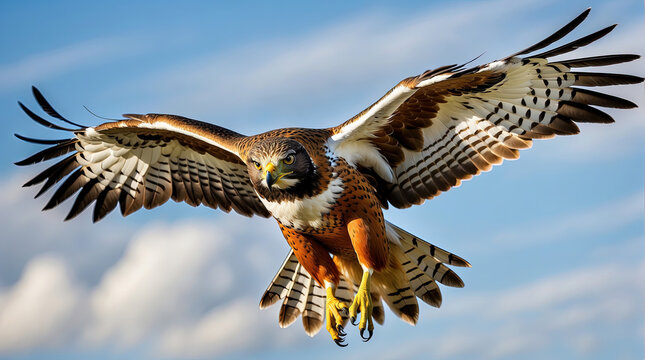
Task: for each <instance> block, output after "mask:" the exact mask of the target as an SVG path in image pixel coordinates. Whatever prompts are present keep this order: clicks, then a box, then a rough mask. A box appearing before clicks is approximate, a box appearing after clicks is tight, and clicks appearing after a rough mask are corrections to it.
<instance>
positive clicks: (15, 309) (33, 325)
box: [0, 256, 83, 352]
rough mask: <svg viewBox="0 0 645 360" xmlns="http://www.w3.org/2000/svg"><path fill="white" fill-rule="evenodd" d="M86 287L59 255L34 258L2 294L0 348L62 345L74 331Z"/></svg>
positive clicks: (2, 349)
mask: <svg viewBox="0 0 645 360" xmlns="http://www.w3.org/2000/svg"><path fill="white" fill-rule="evenodd" d="M82 298H83V291H82V290H81V289H80V288H79V287H78V286H77V285H76V284H75V283H74V280H73V279H72V278H71V274H70V273H69V269H68V268H67V266H66V265H65V263H64V262H63V261H62V260H61V259H59V258H56V257H52V256H40V257H36V258H34V259H32V260H31V261H30V262H29V263H28V264H27V265H26V268H25V271H24V273H23V274H22V277H21V278H20V280H19V281H18V282H17V283H16V284H15V285H14V286H13V287H12V288H11V289H10V290H9V291H8V292H6V293H5V294H3V296H2V297H0V352H13V351H18V350H24V349H31V348H34V347H50V346H54V345H59V344H60V343H61V342H63V341H65V340H69V339H68V337H69V336H70V334H71V333H72V332H73V330H74V328H75V325H76V321H77V320H78V316H79V308H81V305H83V304H82Z"/></svg>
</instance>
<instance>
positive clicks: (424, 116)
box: [16, 10, 643, 345]
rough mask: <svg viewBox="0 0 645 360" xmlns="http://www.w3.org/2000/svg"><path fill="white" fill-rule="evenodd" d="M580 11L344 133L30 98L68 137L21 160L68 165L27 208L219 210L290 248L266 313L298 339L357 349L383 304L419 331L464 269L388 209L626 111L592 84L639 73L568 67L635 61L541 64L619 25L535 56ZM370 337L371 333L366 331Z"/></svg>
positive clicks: (396, 97) (625, 57)
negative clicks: (120, 115)
mask: <svg viewBox="0 0 645 360" xmlns="http://www.w3.org/2000/svg"><path fill="white" fill-rule="evenodd" d="M588 14H589V10H586V11H584V12H583V13H582V14H580V15H579V16H578V17H576V18H575V19H574V20H573V21H571V22H570V23H569V24H567V25H565V26H564V27H563V28H562V29H560V30H558V31H557V32H555V33H554V34H553V35H551V36H549V37H547V38H546V39H544V40H543V41H540V42H539V43H537V44H535V45H533V46H530V47H528V48H526V49H524V50H522V51H519V52H517V53H515V54H513V55H511V56H508V57H505V58H503V59H501V60H497V61H494V62H491V63H489V64H485V65H481V66H475V67H466V65H449V66H443V67H440V68H437V69H435V70H428V71H426V72H424V73H422V74H420V75H418V76H414V77H410V78H407V79H404V80H402V81H401V82H400V83H399V84H397V85H396V86H395V87H394V88H392V89H391V90H390V91H389V92H388V93H386V94H385V95H384V96H383V97H382V98H381V99H380V100H378V101H377V102H375V103H374V104H373V105H371V106H370V107H368V108H367V109H365V110H364V111H363V112H361V113H360V114H358V115H356V116H354V117H353V118H351V119H349V120H348V121H346V122H344V123H343V124H341V125H339V126H336V127H333V128H326V129H304V128H287V129H277V130H272V131H268V132H266V133H263V134H258V135H253V136H244V135H242V134H238V133H236V132H234V131H231V130H228V129H224V128H222V127H219V126H216V125H212V124H209V123H205V122H201V121H196V120H191V119H187V118H184V117H180V116H174V115H163V114H147V115H135V114H127V115H124V117H125V119H123V120H120V121H115V122H107V123H104V124H101V125H99V126H94V127H85V126H81V125H79V124H77V123H74V122H72V121H69V120H67V119H66V118H64V117H63V116H61V115H60V114H59V113H58V112H56V110H54V109H53V107H52V106H51V105H50V104H49V103H48V102H47V100H45V98H44V97H43V95H42V94H41V93H40V92H39V91H38V90H37V89H35V88H34V89H33V92H34V96H35V98H36V101H37V102H38V104H39V105H40V106H41V108H42V109H43V110H44V111H45V113H47V114H48V115H49V116H51V117H53V118H55V119H58V120H60V121H63V122H65V123H66V124H67V125H71V126H73V127H74V128H67V127H63V126H60V125H56V124H54V123H52V122H50V121H48V120H45V119H43V118H42V117H40V116H39V115H37V114H35V113H34V112H32V111H31V110H29V109H28V108H27V107H25V106H24V105H23V104H22V103H20V106H21V108H22V109H23V110H24V111H25V112H26V113H27V115H28V116H29V117H31V118H32V119H34V120H35V121H37V122H38V123H40V124H42V125H44V126H47V127H49V128H52V129H54V130H62V131H68V132H72V133H73V134H74V136H73V137H72V138H70V139H60V140H40V139H33V138H29V137H25V136H22V135H16V136H17V137H18V138H20V139H22V140H25V141H28V142H33V143H37V144H44V145H51V146H50V147H48V148H47V149H45V150H43V151H40V152H38V153H36V154H34V155H33V156H31V157H29V158H27V159H25V160H23V161H20V162H17V163H16V164H17V165H21V166H22V165H31V164H35V163H39V162H42V161H45V160H50V159H54V158H58V157H61V156H64V158H63V159H62V160H58V162H56V163H55V164H54V165H52V166H50V167H49V168H47V169H45V170H44V171H43V172H41V173H40V174H38V175H37V176H36V177H34V178H33V179H32V180H30V181H28V182H27V183H26V184H25V186H33V185H37V184H43V185H42V187H41V189H40V191H39V192H38V194H37V195H36V197H38V196H40V195H42V194H43V193H44V192H46V191H47V190H48V189H50V188H52V187H53V186H54V185H57V184H58V183H59V182H61V181H62V183H61V184H60V185H59V186H58V188H57V189H56V190H55V191H54V194H53V195H52V197H51V198H50V200H49V201H48V202H47V204H46V205H45V208H44V209H51V208H53V207H55V206H57V205H59V204H60V203H62V202H63V201H65V200H66V199H68V198H70V197H74V203H73V205H72V207H71V210H70V211H69V214H68V216H67V218H66V220H68V219H71V218H74V217H75V216H77V215H78V214H80V213H81V212H82V211H83V210H85V209H86V208H87V207H89V206H90V205H92V204H93V203H94V210H93V220H94V221H98V220H100V219H102V218H103V217H105V216H106V215H107V214H108V213H110V212H111V211H112V210H114V209H115V208H116V207H117V205H118V206H119V208H120V211H121V213H122V214H123V215H124V216H126V215H129V214H131V213H133V212H135V211H137V210H139V209H140V208H142V207H145V208H146V209H151V208H154V207H156V206H159V205H161V204H163V203H165V202H166V201H168V200H169V199H171V198H172V199H173V200H175V201H185V202H186V203H188V204H190V205H192V206H197V205H199V204H204V205H206V206H209V207H211V208H214V209H217V208H219V209H222V210H224V211H226V212H229V211H231V210H235V211H236V212H238V213H240V214H243V215H246V216H252V215H260V216H263V217H269V216H273V217H274V218H275V219H276V220H277V222H278V224H279V226H280V229H281V231H282V233H283V235H284V237H285V239H286V240H287V242H288V243H289V245H290V247H291V249H292V250H291V252H290V253H289V254H288V256H287V258H286V260H285V261H284V263H283V265H282V267H281V268H280V270H279V271H278V273H277V274H276V276H275V277H274V279H273V281H272V282H271V284H270V285H269V287H268V289H267V290H266V292H265V294H264V295H263V297H262V300H261V302H260V307H262V308H264V307H267V306H270V305H272V304H274V303H276V302H278V301H279V300H282V301H283V303H282V306H281V309H280V314H279V324H280V326H283V327H284V326H288V325H290V324H291V323H293V322H294V321H295V320H296V319H297V318H298V316H302V321H303V325H304V328H305V331H306V332H307V333H308V334H309V335H312V336H313V335H314V334H316V333H317V332H318V331H319V330H320V329H321V328H322V326H323V324H325V323H326V328H327V330H328V332H329V333H330V335H331V337H332V339H333V340H334V341H335V342H336V343H337V344H338V345H345V343H344V336H345V329H344V326H346V322H347V320H348V319H351V321H352V323H354V322H355V321H356V320H357V318H358V314H359V313H360V314H361V316H360V321H359V323H358V327H359V331H360V334H361V336H362V337H363V338H364V339H365V340H366V341H367V340H369V339H370V338H371V337H372V334H373V331H374V324H373V321H376V322H377V323H380V324H382V323H383V320H384V311H383V304H382V302H385V303H386V304H387V305H388V306H389V308H390V309H391V310H392V311H393V312H394V313H395V314H396V315H397V316H399V317H401V318H402V319H403V320H405V321H407V322H409V323H412V324H414V323H416V321H417V318H418V313H419V308H418V302H417V298H419V299H421V300H422V301H424V302H425V303H427V304H429V305H431V306H436V307H439V306H440V305H441V301H442V298H441V292H440V290H439V287H438V285H437V283H441V284H444V285H447V286H456V287H463V285H464V284H463V282H462V281H461V279H460V278H459V277H458V276H457V275H456V274H455V273H454V272H453V271H452V270H451V269H449V268H448V267H447V266H446V265H454V266H470V265H469V264H468V262H466V261H465V260H464V259H462V258H460V257H458V256H456V255H454V254H452V253H450V252H448V251H445V250H443V249H440V248H438V247H436V246H434V245H432V244H429V243H427V242H425V241H423V240H421V239H419V238H418V237H416V236H414V235H412V234H410V233H408V232H406V231H405V230H403V229H401V228H399V227H397V226H395V225H393V224H391V223H389V222H387V221H386V220H385V219H384V217H383V209H384V208H387V207H388V206H389V205H392V206H394V207H397V208H406V207H409V206H411V205H414V204H421V203H422V202H424V201H425V200H426V199H431V198H433V197H435V196H437V195H439V194H440V193H441V192H445V191H448V190H449V189H450V188H452V187H453V186H457V185H459V184H460V182H461V181H462V180H465V179H470V178H471V177H473V176H474V175H477V174H479V173H480V172H482V171H488V170H490V169H491V168H492V166H493V165H496V164H500V163H501V162H502V161H503V160H504V159H516V158H518V157H519V150H522V149H526V148H529V147H531V145H532V142H533V139H545V138H551V137H553V136H555V135H572V134H577V133H578V132H579V129H578V127H577V126H576V123H580V122H592V123H611V122H613V121H614V120H613V119H612V118H611V116H609V115H608V114H606V113H605V112H603V111H602V110H599V109H598V108H597V107H609V108H624V109H628V108H633V107H636V105H635V104H634V103H632V102H630V101H628V100H625V99H622V98H618V97H615V96H611V95H607V94H603V93H601V92H597V91H592V90H589V89H586V87H595V86H607V85H621V84H636V83H641V82H642V81H643V78H641V77H637V76H632V75H623V74H612V73H600V72H583V71H578V70H577V69H579V68H584V67H602V66H607V65H613V64H618V63H622V62H628V61H632V60H635V59H637V58H639V56H638V55H633V54H617V55H602V56H595V57H586V58H574V59H570V60H562V61H554V62H550V61H549V60H548V59H549V58H550V57H553V56H556V55H561V54H565V53H568V52H570V51H573V50H575V49H577V48H579V47H582V46H585V45H588V44H590V43H592V42H594V41H596V40H598V39H600V38H601V37H603V36H605V35H607V34H608V33H609V32H610V31H611V30H612V29H613V28H614V26H615V25H614V26H610V27H607V28H605V29H602V30H599V31H597V32H594V33H592V34H590V35H588V36H585V37H582V38H580V39H577V40H574V41H572V42H569V43H566V44H564V45H562V46H559V47H556V48H553V49H551V50H546V51H543V52H541V53H537V54H535V52H538V51H540V50H542V49H544V48H546V47H548V46H549V45H551V44H552V43H554V42H556V41H558V40H560V39H562V38H563V37H564V36H566V35H567V34H568V33H569V32H571V31H572V30H573V29H574V28H576V27H577V26H578V25H579V24H580V23H581V22H582V21H583V20H584V19H585V18H586V17H587V15H588ZM366 331H367V334H365V332H366Z"/></svg>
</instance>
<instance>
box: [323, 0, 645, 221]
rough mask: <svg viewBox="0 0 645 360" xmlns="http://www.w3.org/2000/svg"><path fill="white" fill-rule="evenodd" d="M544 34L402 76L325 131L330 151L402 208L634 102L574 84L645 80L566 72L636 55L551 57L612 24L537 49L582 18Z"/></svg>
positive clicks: (603, 119) (384, 202)
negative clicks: (485, 59)
mask: <svg viewBox="0 0 645 360" xmlns="http://www.w3.org/2000/svg"><path fill="white" fill-rule="evenodd" d="M588 13H589V10H586V11H585V12H583V13H582V14H581V15H580V16H578V17H577V18H576V19H574V20H573V21H571V22H570V23H569V24H567V25H566V26H564V27H563V28H562V29H560V30H558V31H557V32H555V33H554V34H553V35H551V36H549V37H548V38H546V39H545V40H543V41H541V42H539V43H537V44H535V45H533V46H531V47H529V48H527V49H524V50H522V51H520V52H518V53H516V54H514V55H512V56H509V57H506V58H504V59H502V60H498V61H494V62H492V63H489V64H486V65H482V66H476V67H472V68H464V67H463V66H458V65H450V66H444V67H441V68H438V69H435V70H432V71H426V72H425V73H423V74H421V75H419V76H416V77H411V78H407V79H405V80H403V81H401V82H400V83H399V84H398V85H397V86H395V87H394V88H393V89H392V90H391V91H390V92H388V93H387V94H386V95H385V96H383V97H382V98H381V99H380V100H379V101H377V102H376V103H374V104H373V105H372V106H370V107H369V108H368V109H366V110H365V111H363V112H362V113H360V114H359V115H357V116H355V117H354V118H352V119H350V120H348V121H347V122H345V123H343V124H341V125H340V126H337V127H335V128H332V129H331V131H332V134H333V135H332V136H331V138H330V141H329V145H330V147H332V148H333V149H335V151H336V153H337V154H338V155H339V156H342V157H345V158H346V159H347V160H348V161H350V162H352V163H354V164H356V165H357V166H358V168H359V169H361V170H362V171H364V172H365V173H366V174H368V175H370V176H371V178H374V179H375V181H376V182H377V183H376V184H375V186H376V187H377V190H378V191H377V192H378V193H379V195H380V196H381V202H382V205H383V206H384V207H387V206H388V203H389V204H392V205H393V206H395V207H398V208H406V207H409V206H411V205H413V204H420V203H422V202H423V201H425V200H426V199H431V198H433V197H435V196H437V195H439V194H440V193H441V192H445V191H448V190H449V189H450V188H452V187H454V186H458V185H459V184H460V183H461V181H462V180H466V179H470V178H472V177H473V176H474V175H477V174H479V173H480V172H482V171H489V170H490V169H491V168H492V166H493V165H497V164H501V163H502V161H503V160H504V159H516V158H518V157H519V150H522V149H526V148H529V147H531V146H532V141H533V139H544V138H551V137H554V136H555V135H572V134H577V133H578V132H579V129H578V127H577V126H576V123H579V122H592V123H610V122H613V121H614V120H613V119H612V118H611V116H609V115H608V114H607V113H605V112H603V111H601V110H599V109H598V108H596V107H594V106H598V107H610V108H633V107H636V105H635V104H634V103H632V102H630V101H628V100H625V99H621V98H618V97H615V96H611V95H607V94H603V93H600V92H596V91H592V90H589V89H584V88H581V86H585V87H587V86H588V87H595V86H608V85H621V84H636V83H640V82H642V81H643V78H641V77H637V76H632V75H623V74H612V73H595V72H579V71H573V69H575V68H583V67H588V66H595V67H598V66H607V65H613V64H618V63H623V62H628V61H632V60H635V59H638V58H639V56H638V55H633V54H616V55H602V56H594V57H587V58H578V59H570V60H562V61H560V60H558V61H554V62H550V61H549V60H548V58H549V57H552V56H556V55H560V54H565V53H568V52H570V51H573V50H575V49H577V48H580V47H582V46H585V45H588V44H590V43H592V42H594V41H596V40H598V39H600V38H601V37H603V36H605V35H607V34H608V33H609V32H610V31H611V30H612V29H613V28H614V27H615V25H612V26H609V27H607V28H604V29H602V30H599V31H597V32H594V33H592V34H590V35H587V36H584V37H582V38H580V39H577V40H574V41H572V42H569V43H566V44H564V45H562V46H559V47H556V48H554V49H551V50H547V51H544V52H542V53H539V54H535V55H529V56H526V57H519V56H520V55H525V54H531V53H533V52H535V51H538V50H541V49H543V48H545V47H547V46H549V45H551V44H552V43H553V42H555V41H557V40H560V39H561V38H562V37H564V36H566V35H567V34H568V33H569V32H571V31H572V30H573V29H574V28H575V27H577V26H578V25H579V24H580V23H581V22H582V21H583V20H584V19H585V18H586V16H587V15H588Z"/></svg>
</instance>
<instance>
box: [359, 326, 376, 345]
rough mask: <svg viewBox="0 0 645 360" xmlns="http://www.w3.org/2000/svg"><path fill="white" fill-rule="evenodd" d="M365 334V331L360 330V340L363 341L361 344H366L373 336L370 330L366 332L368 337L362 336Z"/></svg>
mask: <svg viewBox="0 0 645 360" xmlns="http://www.w3.org/2000/svg"><path fill="white" fill-rule="evenodd" d="M364 332H365V329H361V339H363V342H368V341H370V339H371V338H372V335H374V332H373V331H372V330H368V331H367V332H368V334H369V336H368V337H365V336H363V333H364Z"/></svg>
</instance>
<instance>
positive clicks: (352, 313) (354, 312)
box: [349, 271, 374, 342]
mask: <svg viewBox="0 0 645 360" xmlns="http://www.w3.org/2000/svg"><path fill="white" fill-rule="evenodd" d="M370 278H371V274H370V272H369V271H365V272H363V279H361V285H360V286H359V287H358V292H357V293H356V296H354V301H353V302H352V306H350V307H349V317H350V319H351V322H352V325H356V323H355V322H356V318H357V317H358V313H361V314H363V315H362V316H361V320H360V322H359V323H358V329H359V330H360V333H361V338H363V341H364V342H367V341H369V340H370V339H371V338H372V335H374V323H373V322H372V308H373V305H372V295H371V293H370ZM366 328H367V332H368V334H369V335H368V336H367V337H365V336H364V333H365V329H366Z"/></svg>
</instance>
